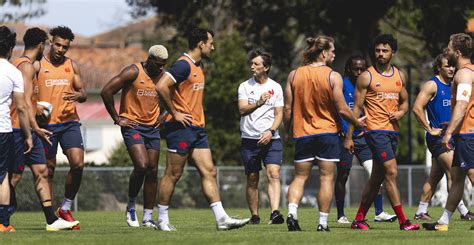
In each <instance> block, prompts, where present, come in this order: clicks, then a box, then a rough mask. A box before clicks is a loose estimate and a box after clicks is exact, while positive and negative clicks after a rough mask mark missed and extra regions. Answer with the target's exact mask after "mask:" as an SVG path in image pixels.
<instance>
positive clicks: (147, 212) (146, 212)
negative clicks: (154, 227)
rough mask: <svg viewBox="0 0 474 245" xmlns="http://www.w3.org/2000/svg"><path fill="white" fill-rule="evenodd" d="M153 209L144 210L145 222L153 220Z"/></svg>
mask: <svg viewBox="0 0 474 245" xmlns="http://www.w3.org/2000/svg"><path fill="white" fill-rule="evenodd" d="M152 215H153V209H146V208H145V209H143V221H148V220H152V219H153V217H152Z"/></svg>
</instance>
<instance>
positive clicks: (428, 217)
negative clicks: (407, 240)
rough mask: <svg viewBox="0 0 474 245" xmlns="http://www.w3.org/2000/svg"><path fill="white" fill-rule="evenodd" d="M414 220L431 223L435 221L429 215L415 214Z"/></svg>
mask: <svg viewBox="0 0 474 245" xmlns="http://www.w3.org/2000/svg"><path fill="white" fill-rule="evenodd" d="M413 219H414V220H427V221H430V220H433V217H431V215H429V214H428V213H424V214H415V216H414V217H413Z"/></svg>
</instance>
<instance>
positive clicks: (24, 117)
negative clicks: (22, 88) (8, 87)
mask: <svg viewBox="0 0 474 245" xmlns="http://www.w3.org/2000/svg"><path fill="white" fill-rule="evenodd" d="M12 95H13V96H12V97H13V102H14V103H15V106H16V110H17V112H18V119H19V121H20V128H21V131H22V133H23V137H24V139H25V152H24V153H25V154H27V153H29V152H30V151H31V149H33V140H32V138H31V128H30V123H29V119H28V111H27V109H26V106H25V94H24V93H19V92H13V93H12Z"/></svg>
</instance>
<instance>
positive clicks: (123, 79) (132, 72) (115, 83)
mask: <svg viewBox="0 0 474 245" xmlns="http://www.w3.org/2000/svg"><path fill="white" fill-rule="evenodd" d="M138 73H139V71H138V68H137V67H136V66H135V65H130V66H128V67H125V68H124V69H123V70H122V71H121V72H120V74H118V75H117V76H115V77H113V78H112V79H110V81H109V82H108V83H107V84H106V85H105V86H104V87H103V88H102V91H101V92H100V96H101V97H102V101H103V102H104V105H105V108H106V109H107V112H108V113H109V115H110V117H111V118H112V120H113V121H114V123H115V124H117V125H119V126H121V127H131V128H133V127H135V126H137V125H138V123H137V122H134V121H132V120H129V119H127V118H124V117H120V116H119V114H118V113H117V110H116V109H115V106H114V105H115V101H114V95H115V94H117V93H118V92H119V91H120V90H121V89H123V88H124V87H125V86H126V85H127V84H129V83H131V82H133V81H135V79H136V78H137V77H138Z"/></svg>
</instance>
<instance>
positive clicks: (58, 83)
mask: <svg viewBox="0 0 474 245" xmlns="http://www.w3.org/2000/svg"><path fill="white" fill-rule="evenodd" d="M45 85H46V87H51V86H67V85H69V80H67V79H48V80H46V81H45Z"/></svg>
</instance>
